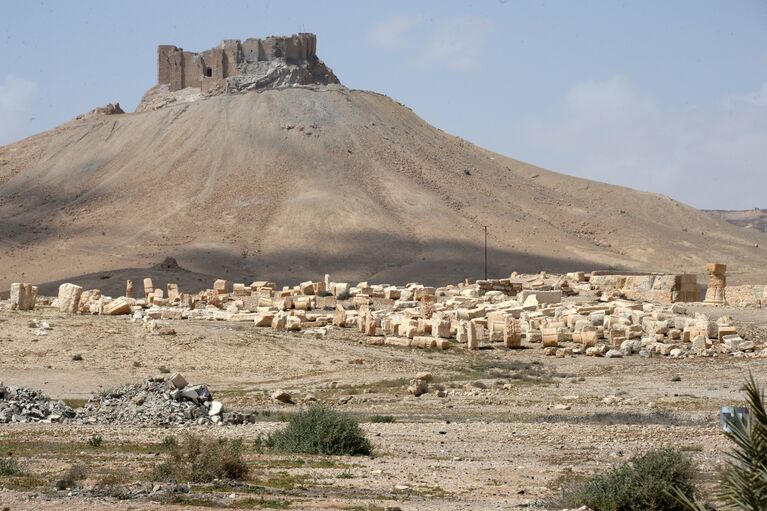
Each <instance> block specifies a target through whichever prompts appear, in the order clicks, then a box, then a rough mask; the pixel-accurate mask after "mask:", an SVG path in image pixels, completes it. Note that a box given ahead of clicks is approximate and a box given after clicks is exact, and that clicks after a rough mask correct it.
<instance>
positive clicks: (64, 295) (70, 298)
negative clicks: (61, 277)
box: [59, 282, 83, 314]
mask: <svg viewBox="0 0 767 511" xmlns="http://www.w3.org/2000/svg"><path fill="white" fill-rule="evenodd" d="M82 294H83V288H82V287H80V286H77V285H75V284H70V283H68V282H67V283H66V284H61V285H60V286H59V311H60V312H68V313H70V314H74V313H76V312H77V309H78V306H79V305H80V296H81V295H82Z"/></svg>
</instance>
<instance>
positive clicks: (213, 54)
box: [157, 33, 317, 91]
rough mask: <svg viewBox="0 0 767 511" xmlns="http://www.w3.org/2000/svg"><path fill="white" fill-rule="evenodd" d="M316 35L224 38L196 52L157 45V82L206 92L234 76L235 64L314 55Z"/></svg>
mask: <svg viewBox="0 0 767 511" xmlns="http://www.w3.org/2000/svg"><path fill="white" fill-rule="evenodd" d="M316 52H317V37H316V36H315V35H314V34H306V33H302V34H298V35H293V36H289V37H267V38H265V39H255V38H250V39H245V41H242V42H241V41H239V40H238V39H225V40H224V41H222V42H221V44H220V45H219V46H218V47H217V48H212V49H210V50H205V51H203V52H200V53H194V52H189V51H183V50H182V49H181V48H178V47H176V46H173V45H161V46H158V47H157V82H158V83H159V84H165V85H167V86H168V88H169V89H170V90H171V91H176V90H180V89H183V88H185V87H199V88H201V89H202V90H203V91H208V90H210V89H212V88H214V87H216V86H217V85H218V84H219V83H220V82H221V81H223V80H225V79H226V78H228V77H230V76H234V75H236V74H237V73H238V72H239V71H238V69H237V66H238V64H241V63H244V62H259V61H269V60H285V61H290V62H296V61H302V60H307V59H310V58H312V57H314V56H316Z"/></svg>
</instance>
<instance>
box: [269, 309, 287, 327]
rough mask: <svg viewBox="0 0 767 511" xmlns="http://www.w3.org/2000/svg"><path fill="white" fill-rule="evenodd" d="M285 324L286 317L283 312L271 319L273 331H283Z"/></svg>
mask: <svg viewBox="0 0 767 511" xmlns="http://www.w3.org/2000/svg"><path fill="white" fill-rule="evenodd" d="M286 324H287V315H286V314H285V313H283V312H281V313H278V314H275V316H274V318H272V328H274V329H275V330H285V325H286Z"/></svg>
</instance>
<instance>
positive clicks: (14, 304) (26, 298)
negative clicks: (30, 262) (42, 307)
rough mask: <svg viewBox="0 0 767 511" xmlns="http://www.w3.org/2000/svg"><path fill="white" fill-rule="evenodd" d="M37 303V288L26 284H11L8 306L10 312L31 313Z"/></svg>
mask: <svg viewBox="0 0 767 511" xmlns="http://www.w3.org/2000/svg"><path fill="white" fill-rule="evenodd" d="M36 301H37V286H33V285H32V284H28V283H26V282H24V283H20V282H14V283H12V284H11V293H10V304H11V310H20V311H31V310H34V309H35V302H36Z"/></svg>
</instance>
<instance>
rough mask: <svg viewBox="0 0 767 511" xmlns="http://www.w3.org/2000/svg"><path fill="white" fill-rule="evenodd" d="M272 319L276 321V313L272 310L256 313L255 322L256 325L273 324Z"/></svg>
mask: <svg viewBox="0 0 767 511" xmlns="http://www.w3.org/2000/svg"><path fill="white" fill-rule="evenodd" d="M272 321H274V314H272V313H271V312H262V313H260V314H256V317H255V319H254V320H253V322H254V323H255V326H261V327H263V326H272Z"/></svg>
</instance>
